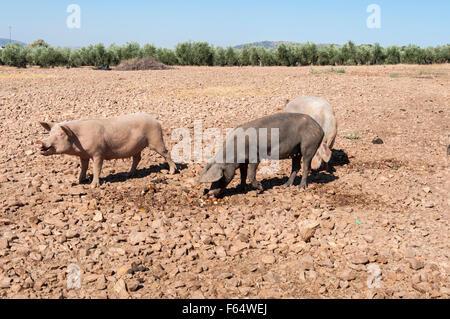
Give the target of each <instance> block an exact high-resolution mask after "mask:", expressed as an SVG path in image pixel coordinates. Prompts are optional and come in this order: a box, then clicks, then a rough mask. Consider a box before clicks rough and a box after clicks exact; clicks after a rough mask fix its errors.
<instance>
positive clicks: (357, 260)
mask: <svg viewBox="0 0 450 319" xmlns="http://www.w3.org/2000/svg"><path fill="white" fill-rule="evenodd" d="M350 261H351V262H352V263H353V264H355V265H365V264H368V263H369V258H368V257H367V256H365V255H355V256H353V257H352V258H351V260H350Z"/></svg>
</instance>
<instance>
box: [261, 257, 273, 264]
mask: <svg viewBox="0 0 450 319" xmlns="http://www.w3.org/2000/svg"><path fill="white" fill-rule="evenodd" d="M261 261H262V262H263V263H264V264H273V263H275V261H276V259H275V257H274V256H273V255H264V256H262V258H261Z"/></svg>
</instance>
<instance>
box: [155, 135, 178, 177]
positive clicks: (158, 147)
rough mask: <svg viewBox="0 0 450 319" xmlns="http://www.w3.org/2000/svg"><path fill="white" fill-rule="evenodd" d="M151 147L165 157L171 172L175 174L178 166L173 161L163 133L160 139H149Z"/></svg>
mask: <svg viewBox="0 0 450 319" xmlns="http://www.w3.org/2000/svg"><path fill="white" fill-rule="evenodd" d="M149 147H150V149H152V150H154V151H155V152H156V153H158V154H159V155H161V156H162V157H164V159H165V160H166V161H167V163H168V164H169V167H170V174H175V172H176V170H177V166H176V165H175V163H174V162H173V161H172V158H171V157H170V154H169V152H168V151H167V149H166V146H165V145H164V140H163V137H162V134H161V135H160V136H159V137H158V141H152V140H151V139H149Z"/></svg>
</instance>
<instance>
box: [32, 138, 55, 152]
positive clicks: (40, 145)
mask: <svg viewBox="0 0 450 319" xmlns="http://www.w3.org/2000/svg"><path fill="white" fill-rule="evenodd" d="M35 146H36V148H37V149H38V150H39V152H40V153H41V154H42V155H50V153H51V148H52V146H51V145H47V144H46V143H45V142H43V141H37V142H36V143H35Z"/></svg>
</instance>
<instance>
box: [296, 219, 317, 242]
mask: <svg viewBox="0 0 450 319" xmlns="http://www.w3.org/2000/svg"><path fill="white" fill-rule="evenodd" d="M319 226H320V224H319V222H317V221H314V220H307V221H304V222H302V223H300V224H299V232H300V237H301V239H302V240H303V241H304V242H309V241H310V240H311V237H313V236H314V233H315V232H316V229H317V228H318V227H319Z"/></svg>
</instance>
